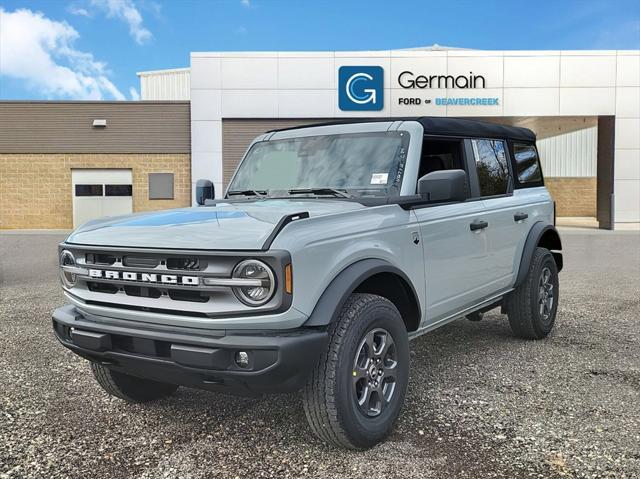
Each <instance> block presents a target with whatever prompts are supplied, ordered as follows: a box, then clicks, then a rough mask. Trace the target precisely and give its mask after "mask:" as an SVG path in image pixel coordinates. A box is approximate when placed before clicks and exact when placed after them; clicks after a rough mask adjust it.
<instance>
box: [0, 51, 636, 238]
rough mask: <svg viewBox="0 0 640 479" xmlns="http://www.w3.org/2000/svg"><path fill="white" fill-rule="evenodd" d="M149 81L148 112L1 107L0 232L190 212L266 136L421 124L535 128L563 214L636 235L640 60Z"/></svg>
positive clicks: (341, 58)
mask: <svg viewBox="0 0 640 479" xmlns="http://www.w3.org/2000/svg"><path fill="white" fill-rule="evenodd" d="M138 76H139V77H140V86H141V93H142V99H143V101H140V102H119V103H118V102H97V103H92V102H0V228H3V229H12V228H71V227H72V226H74V225H75V224H78V223H79V222H82V221H84V220H86V219H88V218H91V217H95V216H101V215H111V214H120V213H123V212H131V211H133V212H136V211H146V210H151V209H161V208H167V207H178V206H185V205H189V204H192V201H193V190H194V185H195V182H196V181H197V180H198V179H201V178H204V179H209V180H211V181H212V182H213V183H214V185H215V187H216V195H217V196H221V195H222V194H223V193H224V189H225V187H226V185H227V184H228V182H229V180H230V178H231V175H232V174H233V171H234V169H235V167H236V166H237V164H238V161H239V160H240V159H241V157H242V155H243V154H244V152H245V150H246V148H247V146H248V145H249V143H250V141H251V140H252V139H253V138H254V137H255V136H257V135H259V134H261V133H264V132H266V131H269V130H273V129H276V128H284V127H289V126H295V125H304V124H310V123H315V122H322V121H327V120H333V119H350V118H393V117H415V116H449V117H467V118H478V119H484V120H486V121H492V122H499V123H504V124H509V125H517V126H525V127H527V128H530V129H531V130H533V131H534V132H535V133H536V134H537V137H538V148H539V152H540V157H541V161H542V165H543V173H544V175H545V180H546V184H547V186H548V187H549V189H550V191H551V193H552V195H553V197H554V200H555V201H556V205H557V214H558V216H560V217H566V218H571V217H573V218H581V219H586V220H584V221H586V222H587V223H589V224H593V225H596V226H597V225H599V227H600V228H607V229H613V228H628V227H633V226H636V225H637V224H638V223H640V51H639V50H632V51H631V50H629V51H621V50H617V51H616V50H611V51H609V50H607V51H480V50H463V49H454V48H446V47H438V46H433V47H427V48H416V49H407V50H391V51H388V50H387V51H372V52H240V53H239V52H203V53H192V54H191V60H190V67H189V68H179V69H173V70H162V71H153V72H140V73H138ZM632 225H633V226H632Z"/></svg>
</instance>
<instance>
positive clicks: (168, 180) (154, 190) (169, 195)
mask: <svg viewBox="0 0 640 479" xmlns="http://www.w3.org/2000/svg"><path fill="white" fill-rule="evenodd" d="M149 199H150V200H172V199H173V173H149Z"/></svg>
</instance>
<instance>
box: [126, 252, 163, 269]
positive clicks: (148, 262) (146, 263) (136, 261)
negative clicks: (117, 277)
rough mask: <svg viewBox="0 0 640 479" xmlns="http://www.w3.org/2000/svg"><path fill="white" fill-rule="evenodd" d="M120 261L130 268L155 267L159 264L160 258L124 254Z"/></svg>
mask: <svg viewBox="0 0 640 479" xmlns="http://www.w3.org/2000/svg"><path fill="white" fill-rule="evenodd" d="M122 263H123V264H124V265H125V266H128V267H130V268H155V267H157V266H158V265H159V264H160V259H159V258H154V257H153V256H131V255H126V256H125V257H123V258H122Z"/></svg>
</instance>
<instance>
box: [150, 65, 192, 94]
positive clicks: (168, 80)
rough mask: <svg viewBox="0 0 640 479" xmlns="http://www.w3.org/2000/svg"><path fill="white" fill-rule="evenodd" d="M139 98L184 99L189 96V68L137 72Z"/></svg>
mask: <svg viewBox="0 0 640 479" xmlns="http://www.w3.org/2000/svg"><path fill="white" fill-rule="evenodd" d="M138 77H140V99H141V100H175V101H186V100H189V98H190V97H191V73H190V71H189V68H177V69H174V70H159V71H150V72H138Z"/></svg>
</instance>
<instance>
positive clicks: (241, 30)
mask: <svg viewBox="0 0 640 479" xmlns="http://www.w3.org/2000/svg"><path fill="white" fill-rule="evenodd" d="M233 33H235V34H236V35H246V34H247V27H238V28H236V29H235V30H234V31H233Z"/></svg>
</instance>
